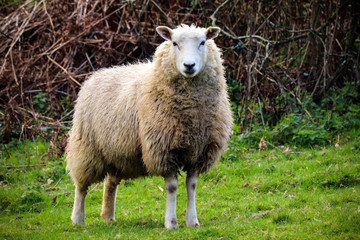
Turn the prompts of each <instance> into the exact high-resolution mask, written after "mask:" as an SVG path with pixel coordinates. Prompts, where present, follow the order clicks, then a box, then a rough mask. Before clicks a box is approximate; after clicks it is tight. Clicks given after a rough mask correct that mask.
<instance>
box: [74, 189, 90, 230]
mask: <svg viewBox="0 0 360 240" xmlns="http://www.w3.org/2000/svg"><path fill="white" fill-rule="evenodd" d="M86 194H87V187H86V188H81V187H79V186H76V187H75V199H74V207H73V211H72V214H71V220H72V222H73V223H75V224H81V225H84V224H85V198H86Z"/></svg>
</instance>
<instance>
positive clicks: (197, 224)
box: [186, 219, 200, 227]
mask: <svg viewBox="0 0 360 240" xmlns="http://www.w3.org/2000/svg"><path fill="white" fill-rule="evenodd" d="M186 226H187V227H200V224H199V222H198V220H197V219H196V220H194V221H188V222H186Z"/></svg>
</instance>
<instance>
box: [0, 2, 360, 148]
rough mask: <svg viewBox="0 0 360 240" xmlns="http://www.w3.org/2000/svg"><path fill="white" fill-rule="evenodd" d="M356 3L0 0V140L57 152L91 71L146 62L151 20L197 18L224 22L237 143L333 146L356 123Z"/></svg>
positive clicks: (359, 22)
mask: <svg viewBox="0 0 360 240" xmlns="http://www.w3.org/2000/svg"><path fill="white" fill-rule="evenodd" d="M359 9H360V3H359V1H357V0H353V1H334V0H329V1H316V0H307V1H300V0H293V1H282V0H279V1H255V0H253V1H244V0H226V1H202V0H177V1H164V0H139V1H114V0H94V1H80V0H79V1H69V0H65V1H60V0H53V1H32V0H28V1H0V42H1V44H0V115H1V122H0V138H1V141H2V142H3V143H7V142H10V141H11V140H12V139H26V140H27V139H30V140H34V139H36V138H37V137H39V136H40V137H41V138H43V139H45V140H47V141H50V142H51V143H52V144H51V146H52V147H51V148H52V150H53V151H54V152H55V153H57V154H58V155H61V154H62V153H63V151H64V147H65V145H66V133H67V131H68V130H69V128H70V126H71V117H72V112H73V105H74V101H75V100H76V96H77V92H78V91H79V89H80V86H81V84H82V83H83V82H84V80H85V79H86V78H87V77H88V76H89V75H90V74H91V72H93V71H94V70H97V69H99V68H103V67H110V66H114V65H119V64H125V63H131V62H136V61H138V60H139V59H140V60H141V59H147V58H151V56H152V54H153V52H154V50H155V48H156V47H157V46H158V45H159V44H160V43H161V42H162V41H163V40H162V39H161V38H160V37H159V36H158V35H157V34H156V32H155V28H156V27H157V26H159V25H167V26H170V27H175V26H176V25H178V24H182V23H185V24H192V23H195V24H197V25H198V26H203V27H208V26H211V25H213V26H214V25H217V26H219V27H221V29H222V34H221V36H220V37H218V38H217V39H216V43H217V45H218V46H219V47H220V48H222V50H223V57H224V59H225V66H226V77H227V80H228V85H229V92H230V97H231V101H232V108H233V111H234V120H235V123H236V126H235V128H234V133H235V136H237V138H236V139H237V140H241V139H247V142H248V143H249V144H250V145H251V144H255V143H256V142H257V141H258V140H259V139H260V138H262V137H264V136H266V137H267V139H268V141H269V142H272V143H273V144H285V143H287V144H288V143H294V144H299V145H314V144H320V145H321V144H328V143H329V142H334V141H336V140H334V139H335V136H336V135H337V134H340V133H342V132H344V131H346V130H349V129H354V128H359V127H360V120H359V119H360V108H359V101H360V97H359V90H360V73H359V45H360V39H359V32H360V17H359V16H360V10H359ZM249 133H251V135H250V134H249ZM236 139H235V140H236ZM338 141H339V140H338ZM256 144H257V143H256Z"/></svg>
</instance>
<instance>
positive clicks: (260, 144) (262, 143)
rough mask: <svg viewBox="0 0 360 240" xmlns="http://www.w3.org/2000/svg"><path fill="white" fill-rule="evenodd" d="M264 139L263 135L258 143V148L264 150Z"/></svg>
mask: <svg viewBox="0 0 360 240" xmlns="http://www.w3.org/2000/svg"><path fill="white" fill-rule="evenodd" d="M265 139H266V137H265V136H264V137H262V138H261V139H260V143H259V149H260V150H264V149H265V148H266V147H267V145H266V141H265Z"/></svg>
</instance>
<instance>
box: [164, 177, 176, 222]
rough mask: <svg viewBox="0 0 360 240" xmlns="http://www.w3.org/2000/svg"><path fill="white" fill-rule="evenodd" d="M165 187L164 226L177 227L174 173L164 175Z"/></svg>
mask: <svg viewBox="0 0 360 240" xmlns="http://www.w3.org/2000/svg"><path fill="white" fill-rule="evenodd" d="M165 188H166V213H165V227H166V228H167V229H177V228H178V225H177V218H176V192H177V189H178V179H177V176H176V174H173V175H170V176H167V177H165Z"/></svg>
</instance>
